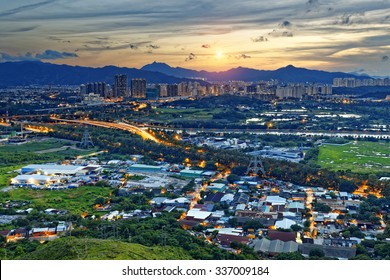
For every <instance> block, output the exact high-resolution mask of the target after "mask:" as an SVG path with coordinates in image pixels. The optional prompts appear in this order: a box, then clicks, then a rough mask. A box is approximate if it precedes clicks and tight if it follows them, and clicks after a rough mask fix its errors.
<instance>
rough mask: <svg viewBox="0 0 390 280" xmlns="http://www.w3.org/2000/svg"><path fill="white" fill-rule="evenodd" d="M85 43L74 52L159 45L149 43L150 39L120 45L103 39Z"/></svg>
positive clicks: (132, 48)
mask: <svg viewBox="0 0 390 280" xmlns="http://www.w3.org/2000/svg"><path fill="white" fill-rule="evenodd" d="M85 43H86V44H84V45H83V48H78V49H76V50H75V52H78V51H82V50H84V51H93V52H99V51H107V50H109V51H117V50H126V49H131V50H138V49H139V47H141V46H143V45H147V44H149V45H147V46H146V48H148V49H150V50H152V49H158V48H159V46H156V45H152V44H150V43H151V41H143V42H134V43H127V44H120V45H117V44H115V42H107V41H104V40H94V41H87V42H85ZM88 44H91V45H95V46H90V45H88ZM110 44H114V45H110Z"/></svg>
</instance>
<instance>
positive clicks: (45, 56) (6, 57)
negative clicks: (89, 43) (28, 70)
mask: <svg viewBox="0 0 390 280" xmlns="http://www.w3.org/2000/svg"><path fill="white" fill-rule="evenodd" d="M72 57H79V56H78V55H77V54H75V53H70V52H59V51H55V50H45V51H44V52H42V53H36V54H35V55H33V54H32V53H31V52H27V53H25V54H22V55H11V54H8V53H4V52H2V53H0V61H26V60H27V61H33V60H55V59H64V58H72Z"/></svg>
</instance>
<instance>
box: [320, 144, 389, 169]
mask: <svg viewBox="0 0 390 280" xmlns="http://www.w3.org/2000/svg"><path fill="white" fill-rule="evenodd" d="M317 163H318V164H319V165H321V166H322V167H325V168H329V169H332V170H348V169H350V170H351V171H353V172H358V173H390V144H389V143H386V142H367V141H353V142H350V143H348V144H345V145H330V144H324V145H322V146H321V147H320V153H319V156H318V161H317Z"/></svg>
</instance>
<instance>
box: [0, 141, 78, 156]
mask: <svg viewBox="0 0 390 280" xmlns="http://www.w3.org/2000/svg"><path fill="white" fill-rule="evenodd" d="M66 145H71V141H67V140H60V139H52V138H48V139H42V140H40V141H31V142H28V143H25V144H20V145H4V146H0V153H1V152H18V153H22V152H37V151H44V150H48V149H55V148H60V147H62V146H66Z"/></svg>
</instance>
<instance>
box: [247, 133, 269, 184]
mask: <svg viewBox="0 0 390 280" xmlns="http://www.w3.org/2000/svg"><path fill="white" fill-rule="evenodd" d="M254 144H255V150H254V151H253V152H252V158H251V161H250V162H249V165H248V168H247V170H246V175H248V176H255V177H256V176H259V175H260V174H259V172H261V173H262V174H263V176H264V177H267V174H266V173H265V170H264V166H263V161H262V160H261V156H260V155H259V154H258V149H257V147H258V144H259V142H258V139H257V135H256V138H255V142H254Z"/></svg>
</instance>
